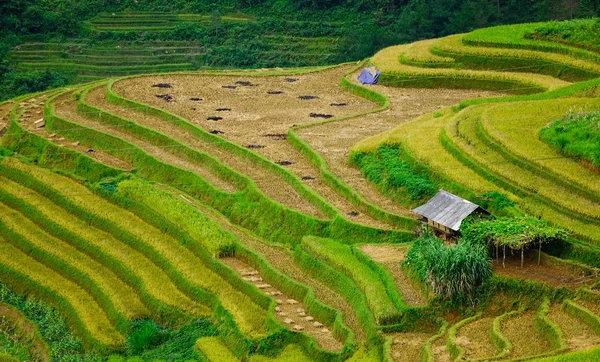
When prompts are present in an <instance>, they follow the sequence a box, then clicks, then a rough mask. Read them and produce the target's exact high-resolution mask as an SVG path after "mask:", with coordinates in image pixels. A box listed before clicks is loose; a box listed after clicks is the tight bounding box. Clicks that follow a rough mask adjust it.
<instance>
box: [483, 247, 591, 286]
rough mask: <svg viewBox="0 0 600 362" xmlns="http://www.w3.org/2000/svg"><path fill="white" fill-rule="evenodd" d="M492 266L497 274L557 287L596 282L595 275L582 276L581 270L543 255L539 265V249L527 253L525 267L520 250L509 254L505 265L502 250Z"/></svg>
mask: <svg viewBox="0 0 600 362" xmlns="http://www.w3.org/2000/svg"><path fill="white" fill-rule="evenodd" d="M507 254H508V251H507ZM542 255H543V254H542ZM492 266H493V268H494V273H496V274H499V275H503V276H507V277H512V278H517V279H523V280H535V281H538V282H542V283H546V284H549V285H551V286H553V287H556V288H559V287H567V288H569V289H573V290H575V289H578V288H580V287H581V286H584V285H591V284H594V282H595V279H594V278H593V277H582V274H581V272H578V271H576V270H575V269H573V268H570V267H566V266H564V267H563V266H559V265H556V264H553V263H550V262H547V261H545V259H544V258H543V257H542V262H541V264H540V265H538V264H537V251H530V252H526V253H525V263H524V264H523V268H521V256H520V253H518V252H515V253H514V255H512V256H510V255H509V254H508V255H507V257H506V261H505V267H503V266H502V252H500V258H499V260H494V261H493V263H492Z"/></svg>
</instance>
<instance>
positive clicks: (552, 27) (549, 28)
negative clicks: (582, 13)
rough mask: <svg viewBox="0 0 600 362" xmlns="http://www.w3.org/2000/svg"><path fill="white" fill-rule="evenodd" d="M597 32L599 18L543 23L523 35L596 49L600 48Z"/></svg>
mask: <svg viewBox="0 0 600 362" xmlns="http://www.w3.org/2000/svg"><path fill="white" fill-rule="evenodd" d="M598 32H600V19H597V18H595V19H577V20H571V21H561V22H558V21H553V22H549V23H544V24H543V25H540V26H539V27H537V28H536V29H535V30H534V31H532V32H529V33H527V34H526V35H525V37H527V38H530V39H537V40H548V41H553V42H557V43H568V44H574V45H577V46H582V47H584V48H589V49H591V50H598V49H600V38H598Z"/></svg>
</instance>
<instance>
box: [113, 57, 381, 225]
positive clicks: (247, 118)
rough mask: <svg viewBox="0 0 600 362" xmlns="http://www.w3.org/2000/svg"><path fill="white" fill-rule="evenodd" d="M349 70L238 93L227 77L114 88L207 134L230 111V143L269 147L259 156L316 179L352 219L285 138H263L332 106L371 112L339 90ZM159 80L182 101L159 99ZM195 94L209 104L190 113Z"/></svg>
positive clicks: (226, 124)
mask: <svg viewBox="0 0 600 362" xmlns="http://www.w3.org/2000/svg"><path fill="white" fill-rule="evenodd" d="M348 69H350V67H349V66H342V67H337V68H333V69H330V70H326V71H322V72H318V73H314V74H304V75H302V76H297V77H294V79H295V81H294V82H288V81H286V79H287V78H289V77H285V76H269V77H261V78H257V79H260V84H255V85H254V86H247V87H242V86H240V87H238V88H237V89H236V90H235V92H232V91H231V90H228V89H223V88H222V85H223V84H232V83H235V82H236V81H239V77H236V76H227V75H222V76H203V75H184V74H174V75H168V76H160V77H140V78H131V79H126V80H122V81H119V82H116V83H115V84H114V86H113V89H114V90H115V92H117V93H118V94H120V95H122V96H124V97H126V98H129V99H133V100H136V101H139V102H142V103H146V104H149V105H152V106H154V107H158V108H164V109H165V110H167V111H169V112H172V113H174V114H177V115H179V116H181V117H183V118H185V119H188V120H189V121H190V122H191V123H193V124H195V125H197V126H199V127H202V128H204V129H206V130H211V129H214V122H210V121H207V117H210V116H214V114H212V112H214V109H215V108H217V107H219V108H231V109H232V111H230V112H227V116H224V119H222V120H220V121H219V130H220V131H223V132H224V137H225V138H227V139H228V140H230V141H233V142H235V143H237V144H238V145H240V146H242V147H243V146H245V145H248V144H256V145H264V146H265V148H263V149H257V150H256V152H258V153H260V154H261V155H263V156H265V157H266V158H268V159H269V160H271V161H272V162H274V163H275V162H278V161H289V162H292V163H290V164H287V165H285V167H286V169H288V170H289V171H291V172H293V173H295V174H296V175H297V176H298V177H303V176H307V175H310V176H312V177H314V179H313V180H306V181H310V182H307V183H306V185H307V186H308V187H310V188H312V189H313V190H314V191H315V192H317V193H318V194H319V195H321V196H322V197H323V198H324V199H325V200H327V201H328V202H329V203H330V204H331V205H333V206H334V207H336V208H337V209H338V210H340V212H341V214H342V215H347V214H348V213H350V212H358V210H357V209H356V208H355V207H354V205H352V204H351V203H350V202H349V201H348V200H346V199H345V198H344V197H343V196H341V195H340V194H338V192H337V191H335V190H334V189H332V188H331V187H329V186H328V185H327V184H326V183H325V182H324V181H323V180H322V179H321V176H320V172H319V170H318V169H317V168H316V167H315V166H314V165H313V164H312V163H310V162H309V161H308V160H307V159H306V158H305V157H304V155H302V154H301V153H300V152H298V151H297V150H296V149H295V148H294V147H293V146H292V145H291V144H289V143H288V142H280V139H279V138H275V137H272V138H271V137H268V138H266V137H264V135H265V134H287V132H288V130H289V128H290V127H292V126H294V125H301V124H306V123H311V122H312V118H311V117H310V116H309V115H310V114H311V113H315V114H325V115H326V114H329V112H330V111H331V106H330V104H332V103H345V104H346V106H345V107H343V108H338V109H337V112H336V116H348V115H351V114H356V113H359V112H364V111H365V110H368V109H370V108H372V107H373V106H372V104H371V103H369V102H366V101H364V100H362V99H360V98H357V97H354V96H352V95H349V94H347V93H346V92H344V91H343V90H341V89H340V88H339V86H338V84H339V80H340V78H341V77H342V76H343V74H344V73H345V72H347V71H348ZM159 79H160V80H161V81H165V82H169V83H170V84H173V85H174V87H173V90H172V94H173V95H174V96H175V98H176V99H177V100H182V101H177V102H171V103H165V102H160V100H157V99H155V97H154V96H153V95H152V93H151V92H150V91H149V90H148V89H149V88H148V85H149V84H153V83H156V82H157V81H158V80H159ZM198 82H201V83H202V84H203V87H202V89H201V90H198V87H197V85H198ZM253 82H254V81H253ZM256 83H258V81H256ZM273 89H278V90H280V91H282V92H284V93H285V94H281V95H279V96H277V97H271V96H269V95H267V94H266V93H267V92H268V91H272V90H273ZM200 92H202V93H200ZM192 95H194V96H198V97H202V98H203V99H204V102H202V104H195V107H196V111H192V110H191V109H190V105H191V104H190V102H189V101H187V99H189V98H190V97H191V96H192ZM306 96H310V97H309V98H310V99H306ZM299 97H302V98H305V99H304V100H303V99H301V98H299ZM315 97H316V98H315ZM155 127H156V126H155ZM161 127H162V126H161ZM180 133H181V131H180ZM172 137H174V136H172ZM247 174H248V173H247ZM263 190H264V189H263ZM267 194H268V192H267ZM269 196H270V195H269ZM284 198H286V197H284ZM276 201H278V202H281V203H284V204H285V205H287V206H289V202H286V201H283V200H282V199H276ZM292 208H294V209H298V207H292ZM352 221H354V222H357V223H360V224H364V225H368V226H372V227H377V228H384V229H390V228H391V227H390V225H388V224H386V223H384V222H380V221H378V220H375V219H373V218H371V217H370V216H368V215H366V214H362V213H359V215H358V216H357V217H354V218H352Z"/></svg>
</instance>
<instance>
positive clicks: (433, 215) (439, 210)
mask: <svg viewBox="0 0 600 362" xmlns="http://www.w3.org/2000/svg"><path fill="white" fill-rule="evenodd" d="M413 212H414V213H415V214H417V215H419V216H420V217H421V222H422V223H423V224H425V225H427V227H428V228H429V227H431V228H432V229H433V230H434V232H435V234H436V235H438V236H440V237H443V238H444V239H446V241H451V240H456V239H458V237H459V236H460V225H461V224H462V222H463V220H464V219H465V218H467V216H469V215H472V214H474V213H481V214H484V215H489V214H490V213H489V212H487V211H486V210H485V209H483V208H482V207H481V206H479V205H477V204H474V203H472V202H471V201H469V200H465V199H463V198H461V197H458V196H456V195H454V194H451V193H449V192H447V191H444V190H440V191H439V192H438V193H437V194H436V195H435V196H434V197H433V198H432V199H431V200H429V201H428V202H427V203H426V204H425V205H422V206H419V207H417V208H416V209H414V210H413Z"/></svg>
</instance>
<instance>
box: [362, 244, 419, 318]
mask: <svg viewBox="0 0 600 362" xmlns="http://www.w3.org/2000/svg"><path fill="white" fill-rule="evenodd" d="M407 248H408V247H405V246H391V245H363V246H361V250H362V251H363V252H364V253H365V254H367V255H368V256H369V257H371V259H373V260H375V261H376V262H378V263H381V264H383V265H384V266H385V267H386V268H387V269H388V270H389V271H390V272H391V273H392V275H393V276H394V280H395V281H396V285H397V286H398V290H399V291H400V294H402V296H403V297H404V301H405V302H406V304H407V305H409V306H415V307H416V306H424V305H427V302H426V301H425V298H423V296H422V295H421V293H420V292H419V291H418V290H417V289H416V288H415V287H414V286H413V284H412V282H411V281H410V278H408V276H407V275H406V274H405V273H404V271H403V270H402V267H401V263H402V261H403V260H404V256H405V255H406V251H407Z"/></svg>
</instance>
